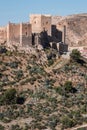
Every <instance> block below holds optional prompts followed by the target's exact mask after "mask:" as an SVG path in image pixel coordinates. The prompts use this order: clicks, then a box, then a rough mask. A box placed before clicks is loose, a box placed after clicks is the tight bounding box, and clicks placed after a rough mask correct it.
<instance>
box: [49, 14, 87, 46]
mask: <svg viewBox="0 0 87 130" xmlns="http://www.w3.org/2000/svg"><path fill="white" fill-rule="evenodd" d="M52 19H53V20H52V22H53V23H52V24H56V26H57V28H58V29H60V30H61V31H63V26H64V25H66V27H67V33H66V42H67V43H68V44H69V45H70V46H79V45H80V46H83V45H86V46H87V40H86V39H87V14H77V15H70V16H66V17H59V16H58V17H52Z"/></svg>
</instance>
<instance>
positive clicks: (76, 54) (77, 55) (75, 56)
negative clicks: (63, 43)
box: [70, 49, 81, 61]
mask: <svg viewBox="0 0 87 130" xmlns="http://www.w3.org/2000/svg"><path fill="white" fill-rule="evenodd" d="M70 57H71V59H72V60H75V61H78V60H79V59H80V58H81V53H80V51H78V50H77V49H73V50H72V53H71V54H70Z"/></svg>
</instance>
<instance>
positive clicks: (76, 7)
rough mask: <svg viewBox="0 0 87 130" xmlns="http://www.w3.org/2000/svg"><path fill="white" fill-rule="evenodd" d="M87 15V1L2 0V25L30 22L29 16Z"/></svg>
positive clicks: (0, 7)
mask: <svg viewBox="0 0 87 130" xmlns="http://www.w3.org/2000/svg"><path fill="white" fill-rule="evenodd" d="M34 13H35V14H52V15H60V16H61V15H62V16H63V15H70V14H78V13H87V0H0V25H5V24H7V23H8V22H9V21H10V22H14V23H15V22H16V23H17V22H28V21H29V14H34Z"/></svg>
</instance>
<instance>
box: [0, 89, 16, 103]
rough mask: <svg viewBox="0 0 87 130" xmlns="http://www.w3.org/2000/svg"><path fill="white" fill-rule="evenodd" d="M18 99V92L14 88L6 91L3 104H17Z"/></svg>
mask: <svg viewBox="0 0 87 130" xmlns="http://www.w3.org/2000/svg"><path fill="white" fill-rule="evenodd" d="M15 99H16V90H15V89H14V88H11V89H8V90H6V91H5V93H4V95H2V99H1V100H2V102H3V103H4V104H12V103H15Z"/></svg>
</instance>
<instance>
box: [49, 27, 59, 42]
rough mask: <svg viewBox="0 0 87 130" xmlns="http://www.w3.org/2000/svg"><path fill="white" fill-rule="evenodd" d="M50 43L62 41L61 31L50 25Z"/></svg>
mask: <svg viewBox="0 0 87 130" xmlns="http://www.w3.org/2000/svg"><path fill="white" fill-rule="evenodd" d="M51 28H52V41H54V42H61V41H62V31H60V30H58V29H57V28H56V25H52V26H51Z"/></svg>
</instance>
